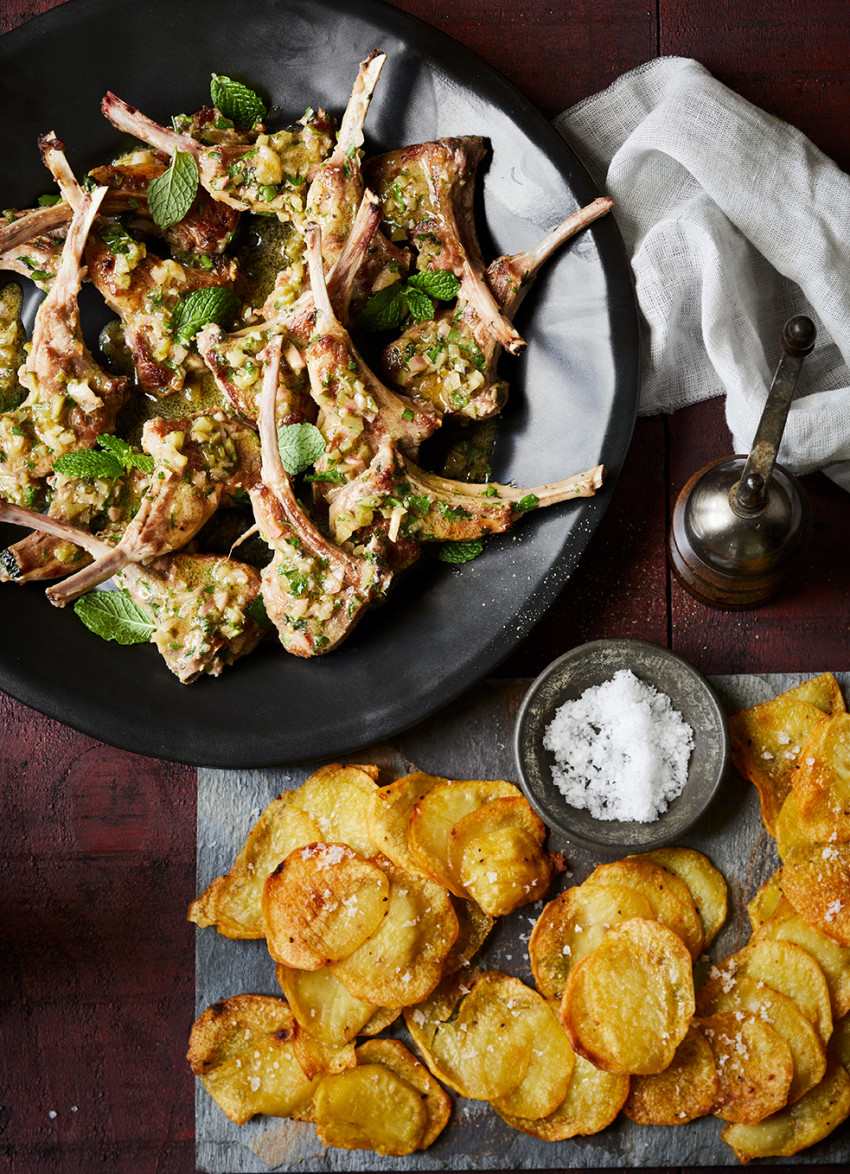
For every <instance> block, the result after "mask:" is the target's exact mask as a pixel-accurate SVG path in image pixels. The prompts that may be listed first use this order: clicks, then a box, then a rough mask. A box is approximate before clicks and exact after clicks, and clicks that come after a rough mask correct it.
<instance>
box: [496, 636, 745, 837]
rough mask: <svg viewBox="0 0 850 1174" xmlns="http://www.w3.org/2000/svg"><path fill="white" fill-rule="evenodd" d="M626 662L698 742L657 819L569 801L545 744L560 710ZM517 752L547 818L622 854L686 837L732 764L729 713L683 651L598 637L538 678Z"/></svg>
mask: <svg viewBox="0 0 850 1174" xmlns="http://www.w3.org/2000/svg"><path fill="white" fill-rule="evenodd" d="M621 669H630V670H631V671H632V672H633V673H634V674H635V676H636V677H638V679H639V680H641V681H643V682H645V683H646V684H647V685H650V686H652V687H653V688H654V689H657V690H658V692H659V693H662V694H665V695H666V696H667V697H669V698H670V701H671V703H672V705H673V708H674V709H675V710H676V711H678V713H680V714H681V715H682V717H683V719H684V720H685V722H687V724H688V725H689V726H690V727H691V729H692V730H693V740H694V748H693V751H692V752H691V755H690V760H689V763H688V771H687V780H686V781H685V784H684V787H683V789H682V792H681V794H680V795H679V796H678V797H677V798H675V799H673V800H672V801H671V802H670V803H669V805H668V806H667V808H666V810H664V811H663V812H661V814H660V815H659V816H658V818H657V819H654V820H653V821H652V822H646V823H642V822H637V821H632V820H617V819H598V818H596V817H595V816H594V815H592V814H591V813H590V812H589V811H588V810H585V809H582V808H578V807H574V806H573V805H572V804H570V803H569V802H567V800H566V798H565V797H564V795H563V794H562V793H561V791H560V790H559V788H558V787H557V786H556V784H555V781H554V779H553V767H554V766H555V762H556V759H555V754H554V753H553V751H552V750H549V749H547V748H546V747H545V746H544V736H545V732H546V729H547V728H548V727H549V725H550V724H551V722H552V720H553V718H554V716H555V713H556V711H557V710H558V709H559V707H560V706H562V705H564V704H565V703H566V702H569V701H575V700H577V699H578V698H579V697H581V696H582V694H583V693H584V692H585V691H586V690H587V689H589V688H591V687H592V686H596V685H601V684H603V683H604V682H606V681H610V680H611V679H612V678H613V676H614V674H615V673H616V672H618V671H619V670H621ZM514 753H515V756H516V761H517V768H518V771H519V782H520V785H521V786H522V789H523V790H524V792H525V794H526V796H527V798H528V801H529V802H530V803H531V805H532V807H533V808H534V810H535V811H536V812H537V814H538V815H539V816H540V818H541V819H543V820H544V821H545V823H546V824H547V825H548V826H549V827H551V828H553V829H556V830H558V831H560V832H561V833H562V834H563V835H565V836H566V837H567V839H569V840H570V841H571V842H572V843H574V844H580V845H582V846H583V847H585V848H590V849H596V850H599V851H601V852H607V853H612V854H618V855H622V854H624V853H627V852H648V851H650V850H651V849H653V848H659V847H661V846H662V845H665V844H672V843H675V842H677V841H678V840H680V839H681V838H682V837H683V836H684V835H685V834H686V833H687V832H688V831H689V830H690V829H691V828H693V827H694V826H695V825H696V824H697V823H698V821H699V819H700V818H701V816H702V815H703V813H704V812H705V811H706V809H707V808H708V806H709V805H710V804H711V802H712V800H713V799H714V798H715V796H716V795H717V793H718V791H719V789H720V787H721V785H722V783H723V780H724V778H725V776H726V772H727V769H728V763H729V734H728V731H727V725H726V716H725V714H724V712H723V709H722V708H721V706H720V703H719V702H718V700H717V698H716V696H715V694H714V691H713V689H712V688H711V685H710V684H709V683H708V681H707V680H706V679H705V677H703V676H702V674H701V673H699V672H698V671H697V670H696V669H695V668H694V667H693V665H690V664H689V663H688V662H687V661H686V660H683V659H682V657H680V656H677V655H676V653H674V652H670V651H669V650H668V649H666V648H662V647H660V646H658V645H655V644H650V643H647V642H646V641H643V640H626V639H617V640H597V641H594V642H593V643H591V644H584V645H581V646H580V647H578V648H574V649H572V650H571V651H570V652H567V653H565V654H564V655H563V656H561V657H559V658H558V659H557V660H555V661H553V662H552V664H550V665H549V667H548V668H546V669H544V671H543V672H542V673H541V674H540V676H539V677H537V679H536V680H535V681H534V682H533V683H532V685H531V687H530V688H529V690H528V693H527V694H526V696H525V699H524V701H523V703H522V706H521V708H520V711H519V714H518V716H517V721H516V728H515V731H514Z"/></svg>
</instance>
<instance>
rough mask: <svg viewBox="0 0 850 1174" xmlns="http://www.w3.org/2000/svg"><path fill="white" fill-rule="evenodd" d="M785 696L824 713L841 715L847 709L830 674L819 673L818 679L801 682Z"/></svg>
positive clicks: (838, 686) (839, 690)
mask: <svg viewBox="0 0 850 1174" xmlns="http://www.w3.org/2000/svg"><path fill="white" fill-rule="evenodd" d="M785 696H786V697H793V698H796V700H797V701H808V702H810V704H812V705H816V706H817V707H818V709H822V710H823V712H824V713H841V712H842V711H843V710H845V709H846V708H847V707H846V705H845V704H844V698H843V696H842V695H841V686H840V685H839V684H838V681H836V679H835V677H834V676H833V675H832V673H821V674H820V676H819V677H810V678H809V680H808V681H801V682H800V684H799V685H795V686H794V688H793V689H789V690H788V691H787V693H785Z"/></svg>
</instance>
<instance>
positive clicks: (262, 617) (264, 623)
mask: <svg viewBox="0 0 850 1174" xmlns="http://www.w3.org/2000/svg"><path fill="white" fill-rule="evenodd" d="M245 615H246V616H248V617H249V618H250V619H252V620H253V621H254V623H255V624H256V625H257V627H258V628H270V627H271V626H272V622H271V620H270V619H269V613H268V612H267V611H266V601H265V600H264V599H263V597H262V595H258V596H257V597H256V599H252V600H251V602H250V603H249V604H248V606H247V607H246V608H245Z"/></svg>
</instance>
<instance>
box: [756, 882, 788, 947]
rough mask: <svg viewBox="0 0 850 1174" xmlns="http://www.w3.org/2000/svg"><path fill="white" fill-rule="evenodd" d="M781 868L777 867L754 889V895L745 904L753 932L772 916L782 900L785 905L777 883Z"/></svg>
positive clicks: (780, 886) (780, 888) (779, 885)
mask: <svg viewBox="0 0 850 1174" xmlns="http://www.w3.org/2000/svg"><path fill="white" fill-rule="evenodd" d="M781 872H782V870H781V869H777V870H776V872H774V873H773V875H772V876H770V877H768V879H767V880H766V881H765V882H764V884H763V885H761V886H760V888H759V889H758V890H757V891H756V895H755V896H754V897H753V899H752V900H751V901H750V902H749V904H748V905H747V914H748V916H749V919H750V925H751V926H752V929H753V933H755V932H756V930H758V929H760V928H761V926H763V925H764V923H765V922H766V921H768V920H769V919H770V918H771V917H773V915H774V913H775V912H776V910H777V909H778V907H779V906H780V904H782V903H783V902H784V903H785V904H786V905H787V904H788V902H787V901H785V898H784V896H783V895H782V885H781V884H780V883H779V877H780V873H781Z"/></svg>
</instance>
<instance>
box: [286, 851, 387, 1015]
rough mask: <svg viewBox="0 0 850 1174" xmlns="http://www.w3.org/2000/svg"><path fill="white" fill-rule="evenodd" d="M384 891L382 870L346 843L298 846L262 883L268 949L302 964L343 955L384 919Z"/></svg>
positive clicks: (312, 966)
mask: <svg viewBox="0 0 850 1174" xmlns="http://www.w3.org/2000/svg"><path fill="white" fill-rule="evenodd" d="M389 893H390V882H389V878H388V877H387V875H386V873H384V872H382V871H381V869H380V868H379V867H378V866H377V864H374V863H373V862H372V861H370V860H366V859H365V858H364V857H363V856H361V855H360V854H359V853H358V852H355V851H354V849H353V848H350V847H349V846H348V845H347V844H324V843H322V844H308V845H307V846H306V847H304V848H297V849H296V850H295V851H294V852H291V853H290V854H289V856H287V858H286V859H285V860H284V861H283V863H282V864H279V865H278V867H277V868H276V869H275V871H274V872H273V873H272V874H271V876H270V877H268V879H267V880H266V883H265V886H264V887H263V918H264V920H265V923H266V941H267V943H268V947H269V953H270V954H271V956H272V958H274V960H275V961H276V962H284V963H285V964H286V965H287V966H296V967H299V968H300V969H302V970H318V969H319V967H321V966H326V965H327V963H328V962H332V961H333V962H336V961H339V959H341V958H347V957H348V956H349V954H353V953H354V951H355V950H357V948H358V947H359V946H361V945H362V944H363V942H365V941H366V940H367V938H369V937H370V936H371V935H372V934H373V933H374V932H375V931H376V930H377V929H378V927H379V926H380V925H381V923H382V922H383V921H384V920H385V919H386V917H387V913H388V909H389ZM373 1001H374V1002H376V1003H377V1005H380V1001H379V1000H373Z"/></svg>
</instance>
